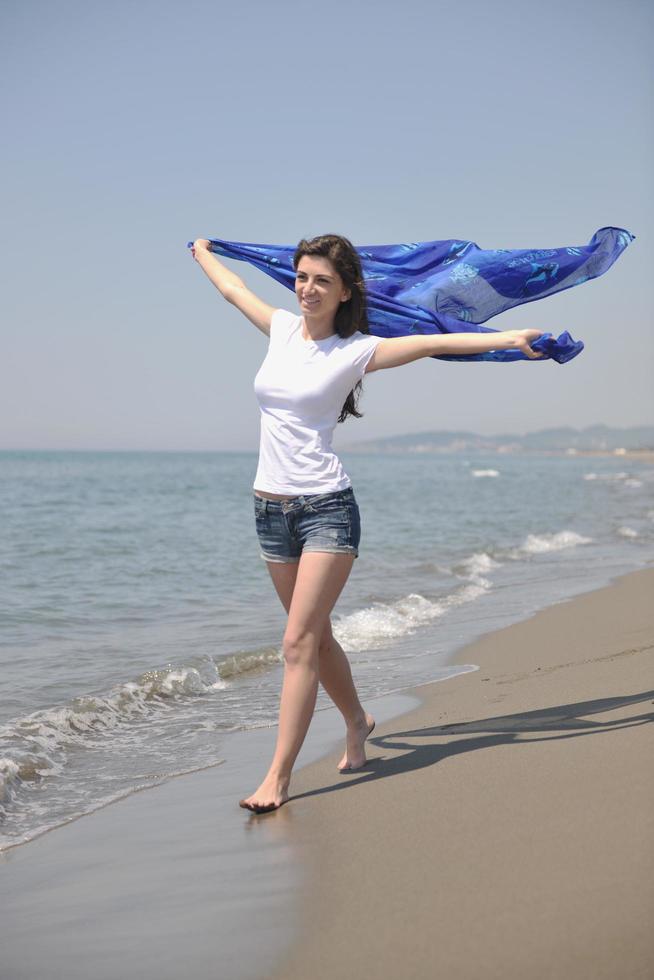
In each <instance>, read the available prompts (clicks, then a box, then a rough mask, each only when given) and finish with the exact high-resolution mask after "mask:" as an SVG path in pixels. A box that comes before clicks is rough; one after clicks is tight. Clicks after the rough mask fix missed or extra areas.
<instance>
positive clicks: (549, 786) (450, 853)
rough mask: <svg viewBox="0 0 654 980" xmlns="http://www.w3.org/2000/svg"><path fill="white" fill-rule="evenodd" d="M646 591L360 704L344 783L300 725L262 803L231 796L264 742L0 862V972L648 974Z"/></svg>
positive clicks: (498, 642) (472, 650)
mask: <svg viewBox="0 0 654 980" xmlns="http://www.w3.org/2000/svg"><path fill="white" fill-rule="evenodd" d="M653 595H654V569H645V570H642V571H638V572H634V573H631V574H628V575H625V576H623V577H622V578H620V579H618V580H616V581H615V582H614V583H613V584H612V585H610V586H609V587H607V588H603V589H600V590H598V591H595V592H591V593H587V594H584V595H581V596H579V597H577V598H575V599H573V600H571V601H567V602H563V603H559V604H557V605H554V606H551V607H550V608H548V609H545V610H543V611H541V612H539V613H537V614H536V615H535V616H533V617H531V618H530V619H528V620H525V621H524V622H521V623H518V624H515V625H513V626H510V627H508V628H505V629H502V630H499V631H497V632H495V633H492V634H488V635H487V636H484V637H483V638H482V639H480V640H478V641H477V642H475V643H473V644H471V645H468V646H466V647H464V648H462V649H461V650H460V651H459V654H458V656H457V658H456V659H457V661H458V662H459V663H462V664H463V663H465V664H476V665H478V666H479V670H477V671H474V672H470V673H466V674H462V675H460V676H457V677H455V678H453V679H450V680H447V681H443V682H439V683H434V684H429V685H426V686H423V687H421V688H418V689H416V690H415V691H413V692H408V695H402V696H397V695H396V696H391V697H388V698H384V699H380V700H379V701H378V702H375V703H373V704H371V705H369V706H368V707H370V709H371V710H373V711H377V715H378V725H377V728H376V730H375V733H374V736H373V738H372V739H371V740H370V743H369V756H370V760H371V761H370V763H369V765H368V766H367V767H366V769H365V770H363V771H362V772H360V773H353V774H350V775H348V776H343V775H339V774H338V773H337V772H336V768H335V767H336V763H337V761H338V758H339V757H340V753H341V751H342V747H341V741H340V721H339V719H338V717H337V715H336V713H335V712H332V711H323V712H319V713H318V714H317V715H316V717H315V718H314V721H313V723H312V727H311V730H310V738H309V739H308V741H307V743H306V747H305V748H303V753H302V754H301V756H300V762H301V763H303V767H302V768H299V769H298V771H297V772H296V774H295V777H294V781H293V784H292V787H291V791H292V798H291V800H290V802H289V804H287V805H286V806H284V807H282V808H281V809H280V810H279V811H277V812H275V813H271V814H267V815H262V816H255V815H246V814H245V813H244V811H242V810H240V809H239V808H238V806H237V803H236V800H237V798H238V795H239V792H241V791H242V789H243V779H244V773H246V778H247V777H249V776H250V774H251V773H255V772H257V771H258V768H260V765H261V760H262V759H266V758H267V757H268V755H269V752H270V748H271V744H272V739H273V738H274V730H272V729H265V730H260V731H257V732H248V733H244V734H243V735H242V736H240V738H241V748H240V750H239V753H240V754H239V755H238V756H236V757H235V759H234V760H233V762H232V763H231V764H229V765H227V764H225V765H221V766H213V767H209V768H206V769H204V770H203V771H201V772H196V773H191V774H189V775H185V776H182V777H179V778H174V779H171V780H169V781H168V782H166V783H165V784H164V785H161V786H156V787H154V788H152V789H149V790H147V791H144V792H139V793H136V794H132V795H131V796H130V797H128V798H126V799H125V800H121V801H119V802H117V803H114V804H112V805H111V806H108V807H105V808H104V809H101V810H99V811H97V812H96V813H94V814H92V815H90V816H88V817H84V818H82V819H79V820H76V821H74V822H72V823H70V824H68V825H66V826H64V827H61V828H59V829H57V830H55V831H52V832H49V833H46V834H44V835H43V836H42V837H40V838H38V839H37V840H35V841H32V842H31V843H29V844H27V845H25V846H22V847H17V848H13V849H11V850H9V851H8V852H5V853H4V854H3V855H2V860H1V862H0V881H1V882H2V898H1V899H0V902H1V905H2V910H1V915H2V920H3V925H4V929H3V954H2V961H1V964H0V976H1V977H2V980H37V978H41V977H44V978H45V977H48V978H51V977H52V978H58V977H62V978H63V977H66V978H67V980H73V978H75V977H80V978H81V977H87V976H89V975H93V976H95V977H96V980H105V978H106V980H112V978H118V977H130V978H139V980H145V978H148V980H149V978H153V980H154V978H155V977H156V978H158V980H167V978H168V977H170V978H171V980H172V978H173V977H175V978H176V977H179V976H180V975H184V976H185V977H186V978H188V980H195V978H198V980H199V978H203V980H204V978H207V977H217V978H225V980H237V978H240V977H243V978H253V980H254V978H257V980H264V978H266V980H268V978H272V977H274V978H275V980H282V978H284V980H293V978H298V980H299V978H302V980H306V978H307V977H312V978H313V977H315V978H317V980H319V978H327V977H329V978H330V980H338V978H343V980H346V978H347V980H349V978H352V977H357V976H359V975H360V974H362V973H365V974H370V975H373V976H375V977H376V978H377V980H391V978H393V980H395V978H399V977H401V978H416V980H418V978H420V980H422V978H425V980H426V978H432V977H444V978H448V980H450V978H452V980H480V978H484V980H486V978H489V980H490V978H498V980H499V978H502V980H512V978H516V980H517V978H521V980H545V978H557V980H559V978H560V980H567V978H574V980H591V978H592V980H602V978H609V977H610V978H612V980H614V978H616V977H620V980H632V978H643V980H645V978H646V977H647V978H649V977H651V976H652V975H654V948H653V944H652V940H651V921H652V914H653V912H654V899H653V891H654V889H653V884H652V882H653V880H654V876H653V874H652V872H653V871H654V867H653V865H654V861H653V859H652V852H653V848H652V841H653V830H654V819H653V816H652V815H653V813H654V787H653V780H652V775H651V758H652V729H651V727H650V725H649V724H648V722H651V721H652V718H653V714H652V699H653V698H654V691H653V690H652V688H654V683H653V681H654V676H653V671H652V650H653V648H654V614H653V612H652V606H653V603H652V596H653ZM409 695H410V696H409ZM408 708H410V710H408V711H407V709H408ZM400 712H404V714H400ZM591 736H592V737H591ZM327 750H329V755H328V756H325V755H324V753H325V751H327Z"/></svg>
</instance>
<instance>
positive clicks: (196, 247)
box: [191, 238, 211, 262]
mask: <svg viewBox="0 0 654 980" xmlns="http://www.w3.org/2000/svg"><path fill="white" fill-rule="evenodd" d="M210 244H211V243H210V242H209V240H208V239H207V238H196V239H195V241H194V242H193V244H192V245H191V255H192V256H193V258H194V259H195V260H196V262H197V256H196V254H195V253H196V251H197V252H199V251H201V250H203V251H205V252H208V251H209V245H210Z"/></svg>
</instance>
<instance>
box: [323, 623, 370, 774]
mask: <svg viewBox="0 0 654 980" xmlns="http://www.w3.org/2000/svg"><path fill="white" fill-rule="evenodd" d="M319 664H320V683H321V684H322V686H323V687H324V689H325V690H326V691H327V694H328V695H329V696H330V698H331V699H332V701H333V702H334V704H335V705H336V707H337V708H338V709H339V711H340V712H341V714H342V715H343V717H344V718H345V724H346V725H347V736H346V741H345V754H344V756H343V758H342V759H341V761H340V762H339V764H338V769H341V770H342V769H350V770H351V769H360V768H361V767H362V766H363V765H364V764H365V761H366V750H365V741H366V739H367V738H368V735H370V733H371V732H372V730H373V728H374V727H375V719H374V718H373V717H372V715H371V714H369V713H368V712H367V711H364V709H363V706H362V704H361V702H360V701H359V695H358V694H357V691H356V688H355V686H354V681H353V679H352V671H351V670H350V661H349V660H348V659H347V656H346V655H345V651H344V650H343V647H342V646H341V645H340V643H339V642H338V640H337V639H335V637H334V636H333V634H332V624H331V621H330V620H327V625H326V627H325V629H324V631H323V635H322V638H321V641H320V661H319Z"/></svg>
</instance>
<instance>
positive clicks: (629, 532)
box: [616, 525, 638, 538]
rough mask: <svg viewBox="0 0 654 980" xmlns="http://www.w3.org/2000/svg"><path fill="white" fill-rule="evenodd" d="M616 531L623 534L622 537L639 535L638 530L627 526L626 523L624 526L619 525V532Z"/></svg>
mask: <svg viewBox="0 0 654 980" xmlns="http://www.w3.org/2000/svg"><path fill="white" fill-rule="evenodd" d="M616 533H617V534H619V535H621V537H623V538H637V537H638V531H635V530H634V529H633V527H627V526H626V525H624V526H623V527H619V528H618V529H617V532H616Z"/></svg>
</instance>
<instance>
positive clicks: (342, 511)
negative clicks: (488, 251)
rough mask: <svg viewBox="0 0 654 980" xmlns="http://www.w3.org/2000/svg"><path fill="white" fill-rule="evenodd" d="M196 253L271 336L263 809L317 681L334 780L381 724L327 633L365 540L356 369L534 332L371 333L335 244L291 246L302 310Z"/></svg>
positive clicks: (265, 467)
mask: <svg viewBox="0 0 654 980" xmlns="http://www.w3.org/2000/svg"><path fill="white" fill-rule="evenodd" d="M191 251H192V254H193V257H194V258H195V260H196V261H197V262H198V263H199V264H200V266H201V267H202V269H203V270H204V272H205V273H206V274H207V276H208V277H209V279H210V280H211V282H212V283H213V284H214V285H215V286H216V287H217V289H218V290H219V291H220V293H221V294H222V295H223V296H224V298H225V299H226V300H227V301H228V302H229V303H232V304H233V305H234V306H236V307H237V308H238V309H239V310H240V311H241V313H243V314H244V315H245V316H246V317H247V318H248V320H250V321H251V322H252V323H253V324H254V325H255V327H257V328H258V329H259V330H260V331H261V332H262V333H264V334H266V336H268V337H269V338H270V340H269V345H268V353H267V355H266V357H265V359H264V361H263V363H262V365H261V367H260V369H259V372H258V374H257V375H256V378H255V382H254V389H255V393H256V396H257V398H258V401H259V405H260V408H261V442H260V448H259V464H258V468H257V472H256V476H255V479H254V486H253V490H254V511H255V519H256V529H257V535H258V538H259V543H260V546H261V557H262V558H263V559H264V560H265V561H266V564H267V566H268V571H269V573H270V576H271V578H272V581H273V585H274V586H275V589H276V591H277V594H278V595H279V598H280V599H281V601H282V603H283V605H284V607H285V609H286V611H287V613H288V622H287V625H286V630H285V633H284V639H283V654H284V682H283V686H282V693H281V701H280V711H279V730H278V735H277V744H276V748H275V753H274V756H273V759H272V762H271V764H270V768H269V770H268V773H267V774H266V776H265V778H264V780H263V782H262V783H261V785H260V786H259V788H258V789H257V790H256V792H254V793H253V794H252V795H251V796H248V797H247V798H245V799H243V800H240V806H242V807H244V808H246V809H248V810H251V811H254V812H255V813H264V812H267V811H269V810H274V809H277V808H278V807H280V806H281V805H282V804H283V803H285V802H286V801H287V800H288V798H289V796H288V791H289V784H290V780H291V771H292V769H293V765H294V763H295V759H296V757H297V754H298V752H299V751H300V748H301V746H302V743H303V741H304V738H305V736H306V733H307V730H308V728H309V724H310V722H311V718H312V715H313V711H314V707H315V703H316V697H317V693H318V682H319V681H320V683H321V684H322V685H323V687H324V688H325V690H326V691H327V693H328V694H329V696H330V697H331V698H332V700H333V701H334V703H335V704H336V706H337V707H338V708H339V710H340V711H341V713H342V715H343V717H344V719H345V724H346V732H347V734H346V745H345V754H344V756H343V758H342V759H341V761H340V763H339V766H338V768H339V770H340V771H341V772H346V771H347V772H349V771H352V770H355V769H360V768H362V766H364V765H365V762H366V753H365V747H364V743H365V741H366V739H367V737H368V736H369V735H370V733H371V732H372V730H373V728H374V726H375V722H374V719H373V717H372V715H370V714H368V713H367V712H366V711H365V710H364V709H363V707H362V705H361V702H360V701H359V697H358V695H357V692H356V688H355V686H354V683H353V680H352V673H351V671H350V665H349V662H348V659H347V657H346V656H345V653H344V652H343V649H342V647H341V646H340V645H339V643H338V642H337V641H336V640H335V639H334V637H333V635H332V631H331V622H330V614H331V611H332V609H333V608H334V605H335V603H336V600H337V599H338V597H339V595H340V593H341V590H342V589H343V586H344V585H345V583H346V581H347V578H348V575H349V574H350V571H351V569H352V565H353V563H354V559H355V558H356V557H357V555H358V546H359V538H360V533H361V531H360V520H359V508H358V506H357V502H356V499H355V496H354V491H353V488H352V485H351V482H350V479H349V477H348V475H347V473H346V472H345V471H344V469H343V466H342V465H341V462H340V460H339V459H338V456H337V455H336V454H335V453H334V451H333V449H332V448H331V440H332V434H333V431H334V428H335V426H336V423H337V422H342V421H344V420H345V418H346V417H347V416H348V415H353V416H355V417H360V413H359V412H358V411H357V407H356V398H357V395H358V393H359V391H360V388H361V379H362V378H363V375H364V374H370V373H371V372H372V371H380V370H382V369H387V368H392V367H399V366H400V365H401V364H408V363H409V362H410V361H415V360H417V359H418V358H420V357H429V356H430V355H432V354H454V355H461V354H475V353H481V352H484V351H488V350H499V349H508V348H513V349H518V350H520V351H522V352H523V353H524V354H526V355H527V357H530V358H537V357H540V356H541V355H540V354H538V353H536V352H535V351H533V350H532V349H531V347H530V344H531V343H532V342H533V341H534V340H536V338H537V337H539V336H540V335H541V333H542V331H540V330H507V331H504V332H497V333H492V334H488V333H457V334H445V335H443V334H437V335H421V336H411V337H394V338H388V339H387V338H381V337H376V336H373V335H371V334H370V332H369V329H368V319H367V313H366V298H365V285H364V281H363V274H362V270H361V263H360V259H359V256H358V254H357V252H356V250H355V248H354V246H353V245H352V243H351V242H350V241H349V240H348V239H347V238H343V237H342V236H340V235H320V236H319V237H317V238H312V239H311V240H309V241H307V240H306V239H302V241H301V242H300V243H299V245H298V246H297V249H296V251H295V255H294V258H293V267H294V269H295V272H296V280H295V293H296V296H297V300H298V304H299V309H300V313H299V314H294V313H291V312H289V311H287V310H280V309H275V308H274V307H272V306H269V305H268V304H267V303H264V302H263V300H261V299H259V297H258V296H255V294H254V293H252V292H251V291H250V290H249V289H248V288H247V287H246V285H245V283H244V282H243V281H242V280H241V279H240V278H239V277H238V276H237V275H235V274H234V273H233V272H231V271H230V270H229V269H227V268H226V267H225V266H224V265H222V264H221V263H220V262H219V261H218V260H217V259H216V257H215V256H214V255H213V254H212V253H211V252H210V251H209V242H208V241H207V240H206V239H198V240H197V241H196V242H195V243H194V245H193V247H192V250H191Z"/></svg>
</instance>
